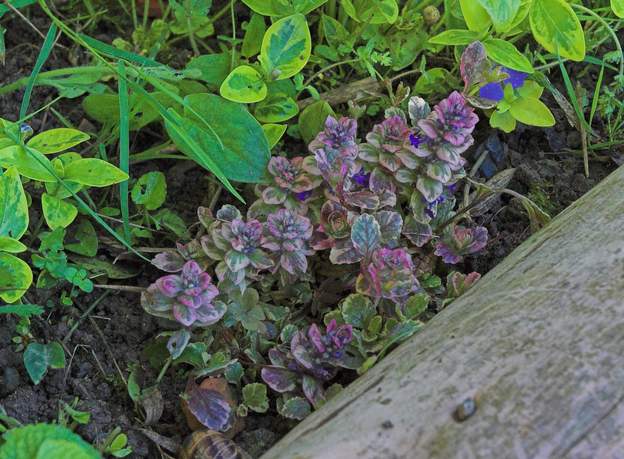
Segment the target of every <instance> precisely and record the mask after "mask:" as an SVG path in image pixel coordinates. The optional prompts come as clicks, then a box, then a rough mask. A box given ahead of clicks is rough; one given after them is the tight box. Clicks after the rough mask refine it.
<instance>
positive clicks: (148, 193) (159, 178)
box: [131, 171, 167, 210]
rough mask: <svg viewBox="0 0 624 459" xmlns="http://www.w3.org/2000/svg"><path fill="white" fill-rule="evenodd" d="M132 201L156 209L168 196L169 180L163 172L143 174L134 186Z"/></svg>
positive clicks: (148, 208)
mask: <svg viewBox="0 0 624 459" xmlns="http://www.w3.org/2000/svg"><path fill="white" fill-rule="evenodd" d="M131 196H132V202H134V203H135V204H136V205H138V206H144V207H145V209H147V210H156V209H158V208H159V207H160V206H162V205H163V203H164V202H165V199H166V197H167V180H166V179H165V174H163V173H162V172H158V171H155V172H148V173H146V174H143V175H142V176H141V177H140V178H139V180H137V182H136V183H135V184H134V186H133V187H132V193H131Z"/></svg>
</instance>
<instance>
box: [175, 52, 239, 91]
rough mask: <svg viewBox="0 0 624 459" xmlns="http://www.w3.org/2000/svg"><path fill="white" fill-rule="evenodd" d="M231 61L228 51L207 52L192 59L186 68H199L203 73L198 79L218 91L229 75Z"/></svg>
mask: <svg viewBox="0 0 624 459" xmlns="http://www.w3.org/2000/svg"><path fill="white" fill-rule="evenodd" d="M231 62H232V59H231V57H230V55H229V54H228V53H216V54H205V55H202V56H197V57H194V58H193V59H191V61H190V62H189V63H188V65H187V66H186V69H187V70H199V71H200V72H201V74H200V76H199V77H198V79H199V80H201V81H203V82H204V83H206V86H208V88H209V89H211V90H213V91H216V90H217V89H219V87H220V86H221V84H223V82H224V81H225V79H226V78H227V76H228V75H229V73H230V64H231Z"/></svg>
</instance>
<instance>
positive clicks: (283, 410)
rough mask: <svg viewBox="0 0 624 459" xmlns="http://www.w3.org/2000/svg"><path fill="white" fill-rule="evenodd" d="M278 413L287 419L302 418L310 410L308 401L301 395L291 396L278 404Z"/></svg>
mask: <svg viewBox="0 0 624 459" xmlns="http://www.w3.org/2000/svg"><path fill="white" fill-rule="evenodd" d="M278 411H279V413H280V414H281V415H282V416H284V417H285V418H288V419H297V420H301V419H304V418H305V417H306V416H308V415H309V414H310V412H311V411H312V407H311V406H310V403H309V402H308V401H307V400H306V399H304V398H301V397H292V398H289V399H288V400H286V401H285V402H284V403H283V404H281V405H278Z"/></svg>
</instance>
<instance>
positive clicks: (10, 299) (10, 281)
mask: <svg viewBox="0 0 624 459" xmlns="http://www.w3.org/2000/svg"><path fill="white" fill-rule="evenodd" d="M0 273H2V276H0V298H1V299H2V300H3V301H6V302H7V303H15V302H16V301H17V300H19V299H20V298H21V297H22V296H24V294H25V293H26V290H28V287H30V285H31V284H32V280H33V275H32V271H31V270H30V267H29V266H28V264H27V263H26V262H25V261H23V260H21V259H19V258H17V257H16V256H13V255H10V254H8V253H3V252H0Z"/></svg>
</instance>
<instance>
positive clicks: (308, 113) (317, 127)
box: [299, 100, 336, 144]
mask: <svg viewBox="0 0 624 459" xmlns="http://www.w3.org/2000/svg"><path fill="white" fill-rule="evenodd" d="M328 116H336V113H334V110H333V109H332V108H331V105H329V104H328V103H327V102H326V101H324V100H318V101H316V102H314V103H313V104H310V105H308V106H307V107H306V108H304V109H303V111H302V112H301V115H299V132H300V133H301V137H303V140H304V142H305V143H306V144H309V143H310V142H311V141H312V140H314V138H315V137H316V135H317V134H318V133H319V132H321V131H322V130H323V129H325V121H326V120H327V117H328Z"/></svg>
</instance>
